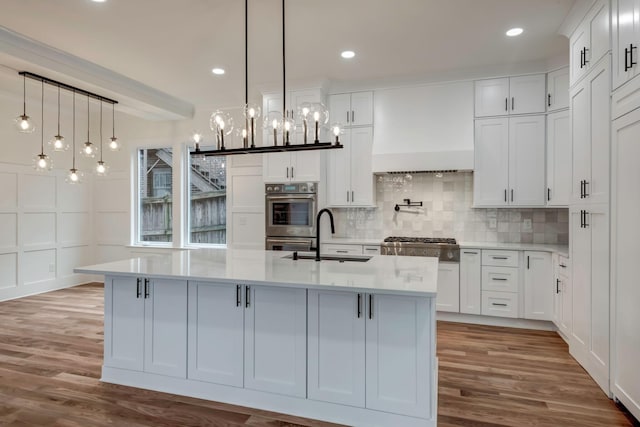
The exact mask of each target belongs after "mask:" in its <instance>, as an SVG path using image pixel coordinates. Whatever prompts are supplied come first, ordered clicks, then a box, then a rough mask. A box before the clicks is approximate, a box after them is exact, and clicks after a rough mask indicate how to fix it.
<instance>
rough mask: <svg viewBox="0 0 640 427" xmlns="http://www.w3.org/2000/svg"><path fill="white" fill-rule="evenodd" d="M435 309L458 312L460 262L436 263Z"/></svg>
mask: <svg viewBox="0 0 640 427" xmlns="http://www.w3.org/2000/svg"><path fill="white" fill-rule="evenodd" d="M436 310H438V311H450V312H453V313H459V312H460V264H459V263H453V262H441V263H439V264H438V296H437V297H436Z"/></svg>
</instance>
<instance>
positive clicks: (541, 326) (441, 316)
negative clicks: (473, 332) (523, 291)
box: [436, 311, 558, 331]
mask: <svg viewBox="0 0 640 427" xmlns="http://www.w3.org/2000/svg"><path fill="white" fill-rule="evenodd" d="M436 320H442V321H445V322H458V323H471V324H474V325H487V326H502V327H505V328H520V329H535V330H539V331H557V330H558V329H557V328H556V326H555V325H554V324H553V322H548V321H546V320H529V319H513V318H509V317H495V316H482V315H477V314H465V313H448V312H445V311H438V312H437V313H436Z"/></svg>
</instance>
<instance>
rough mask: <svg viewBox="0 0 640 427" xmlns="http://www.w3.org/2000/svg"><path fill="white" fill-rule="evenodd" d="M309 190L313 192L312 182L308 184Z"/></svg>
mask: <svg viewBox="0 0 640 427" xmlns="http://www.w3.org/2000/svg"><path fill="white" fill-rule="evenodd" d="M309 192H310V193H313V184H312V185H309Z"/></svg>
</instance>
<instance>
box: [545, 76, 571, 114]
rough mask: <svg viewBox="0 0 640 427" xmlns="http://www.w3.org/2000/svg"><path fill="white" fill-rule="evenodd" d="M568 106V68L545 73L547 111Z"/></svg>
mask: <svg viewBox="0 0 640 427" xmlns="http://www.w3.org/2000/svg"><path fill="white" fill-rule="evenodd" d="M563 108H569V68H561V69H559V70H556V71H553V72H551V73H549V74H547V111H556V110H561V109H563Z"/></svg>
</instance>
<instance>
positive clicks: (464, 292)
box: [460, 249, 482, 314]
mask: <svg viewBox="0 0 640 427" xmlns="http://www.w3.org/2000/svg"><path fill="white" fill-rule="evenodd" d="M481 271H482V257H481V256H480V249H461V250H460V313H467V314H480V305H481V300H482V298H481V292H482V283H481V280H482V273H481Z"/></svg>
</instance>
